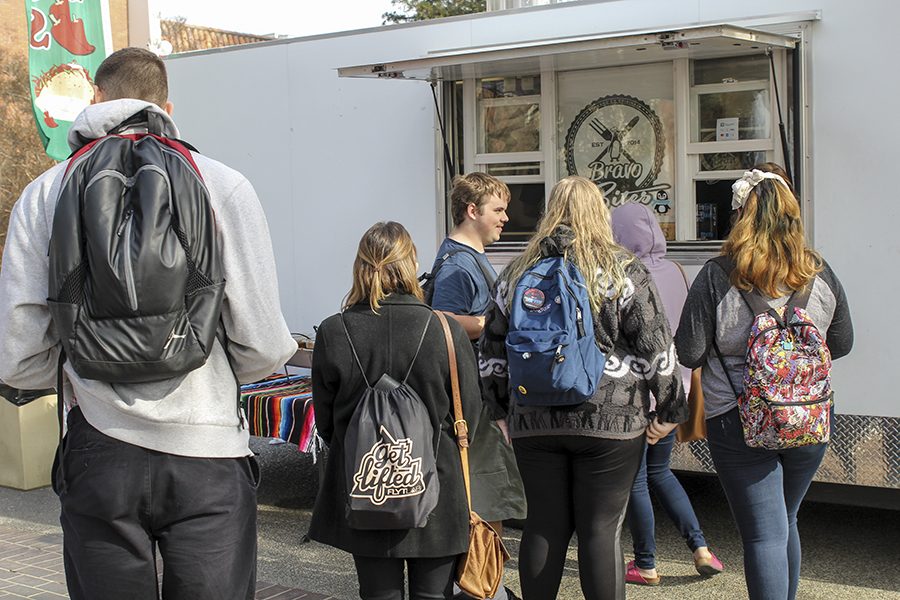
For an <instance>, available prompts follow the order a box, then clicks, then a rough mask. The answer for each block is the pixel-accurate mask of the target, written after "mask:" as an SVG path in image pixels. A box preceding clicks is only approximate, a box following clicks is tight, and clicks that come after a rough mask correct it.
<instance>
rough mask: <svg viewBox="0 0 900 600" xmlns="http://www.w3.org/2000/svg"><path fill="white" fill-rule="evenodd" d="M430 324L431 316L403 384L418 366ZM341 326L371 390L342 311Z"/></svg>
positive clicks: (420, 337) (364, 379)
mask: <svg viewBox="0 0 900 600" xmlns="http://www.w3.org/2000/svg"><path fill="white" fill-rule="evenodd" d="M430 324H431V315H428V320H427V321H425V327H424V329H422V335H421V336H419V345H418V346H416V353H415V354H414V355H413V358H412V361H410V363H409V368H408V369H407V370H406V376H405V377H403V381H402V382H401V383H406V380H407V379H409V374H410V373H412V368H413V365H414V364H416V359H417V358H419V351H421V350H422V343H423V342H424V341H425V334H426V333H428V326H429V325H430ZM341 326H342V327H343V328H344V335H346V336H347V343H348V344H350V351H351V352H352V353H353V358H354V359H355V360H356V366H358V367H359V372H360V374H361V375H362V378H363V381H365V382H366V387H368V388H371V387H372V386H371V385H370V384H369V380H368V379H367V378H366V371H365V369H363V366H362V361H360V360H359V354H357V353H356V347H355V346H354V345H353V340H352V339H351V338H350V331H349V330H348V329H347V322H346V321H345V320H344V312H343V311H341Z"/></svg>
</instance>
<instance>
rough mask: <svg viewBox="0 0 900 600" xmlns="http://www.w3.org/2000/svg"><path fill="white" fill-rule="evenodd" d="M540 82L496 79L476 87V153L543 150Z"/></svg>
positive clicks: (481, 81) (538, 79) (535, 77)
mask: <svg viewBox="0 0 900 600" xmlns="http://www.w3.org/2000/svg"><path fill="white" fill-rule="evenodd" d="M540 94H541V78H540V76H527V77H494V78H490V79H480V80H478V85H477V86H476V101H477V116H478V123H477V127H478V142H477V149H476V152H478V153H479V154H494V153H502V152H537V151H539V150H540V149H541V105H540Z"/></svg>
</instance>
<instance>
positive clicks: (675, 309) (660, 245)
mask: <svg viewBox="0 0 900 600" xmlns="http://www.w3.org/2000/svg"><path fill="white" fill-rule="evenodd" d="M612 230H613V236H614V237H615V239H616V242H617V243H618V244H619V245H621V246H623V247H624V248H625V249H626V250H628V251H630V252H632V253H633V254H634V255H635V256H637V257H638V258H639V259H640V261H641V262H642V263H644V266H646V267H647V270H648V271H650V276H651V277H652V278H653V283H654V284H656V289H657V290H659V295H660V297H661V298H662V301H663V307H664V308H665V311H666V317H667V318H668V319H669V328H670V330H671V331H672V332H673V333H674V332H675V330H676V329H677V328H678V321H679V319H680V318H681V309H682V308H683V307H684V301H685V300H686V299H687V293H688V285H687V282H686V281H685V277H684V274H683V273H682V271H681V269H680V268H679V267H678V265H676V264H675V263H674V262H672V261H670V260H667V259H666V258H665V256H666V238H665V236H664V235H663V232H662V229H661V228H660V227H659V222H658V221H657V220H656V217H655V216H654V215H653V211H652V210H650V207H649V206H647V205H645V204H637V203H634V202H630V203H628V204H623V205H622V206H620V207H618V208H616V209H615V210H614V211H613V212H612ZM682 375H683V377H682V378H683V379H684V389H685V390H687V389H689V388H690V371H688V370H687V369H682Z"/></svg>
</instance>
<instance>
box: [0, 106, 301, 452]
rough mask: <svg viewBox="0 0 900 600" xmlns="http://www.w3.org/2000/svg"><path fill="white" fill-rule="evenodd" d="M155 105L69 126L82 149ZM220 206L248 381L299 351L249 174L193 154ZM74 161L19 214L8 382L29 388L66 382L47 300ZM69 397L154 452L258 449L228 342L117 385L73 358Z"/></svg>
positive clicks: (5, 354)
mask: <svg viewBox="0 0 900 600" xmlns="http://www.w3.org/2000/svg"><path fill="white" fill-rule="evenodd" d="M145 108H150V109H151V110H153V111H154V112H158V113H160V114H162V115H163V116H164V119H165V123H166V128H167V129H166V132H165V133H166V135H167V136H169V137H178V130H177V128H176V127H175V124H174V123H173V122H172V120H171V119H170V118H169V116H168V115H167V114H165V112H164V111H162V110H161V109H159V108H158V107H157V106H155V105H153V104H150V103H148V102H144V101H141V100H113V101H109V102H103V103H100V104H95V105H92V106H89V107H88V108H86V109H85V110H84V111H83V112H82V113H81V114H80V115H79V116H78V118H77V119H76V120H75V123H74V124H73V126H72V129H71V131H70V132H69V144H70V146H72V148H73V149H77V148H78V147H80V146H81V145H83V144H84V143H85V141H86V140H92V139H96V138H99V137H102V136H103V135H105V134H106V133H107V132H108V131H109V130H111V129H112V128H113V127H115V126H116V125H118V124H119V123H121V122H122V121H124V120H125V119H126V118H128V117H130V116H131V115H133V114H135V113H137V112H138V111H140V110H143V109H145ZM193 156H194V161H195V162H196V164H197V166H198V168H199V169H200V173H201V175H202V176H203V179H204V181H205V183H206V186H207V188H208V189H209V194H210V200H211V203H212V207H213V210H214V211H215V215H216V225H217V227H218V233H219V239H220V244H221V248H222V256H223V262H224V270H225V280H226V284H225V301H224V303H223V308H222V319H223V322H224V325H225V329H226V331H227V332H228V338H229V353H230V355H231V358H232V364H233V366H234V369H235V371H236V373H237V376H238V378H239V379H240V380H241V382H247V381H254V380H257V379H260V378H261V377H264V376H265V375H268V374H270V373H271V372H273V371H275V370H277V369H279V368H280V367H281V366H282V365H284V363H285V361H286V360H287V359H288V358H289V357H290V356H291V355H292V354H293V352H294V351H295V350H296V348H297V345H296V343H295V342H294V341H293V340H292V338H291V335H290V331H289V330H288V328H287V325H286V324H285V321H284V317H283V316H282V314H281V307H280V305H279V296H278V283H277V280H276V276H275V261H274V256H273V252H272V245H271V241H270V238H269V230H268V224H267V223H266V219H265V215H264V214H263V211H262V207H261V206H260V204H259V199H258V198H257V196H256V192H254V190H253V188H252V186H251V185H250V183H249V182H248V181H247V179H246V178H244V176H243V175H241V174H240V173H238V172H237V171H234V170H233V169H230V168H228V167H226V166H225V165H223V164H221V163H219V162H216V161H214V160H211V159H209V158H207V157H205V156H203V155H201V154H197V153H194V155H193ZM67 162H68V161H64V162H62V163H60V164H58V165H56V166H55V167H53V168H51V169H49V170H48V171H46V172H45V173H44V174H42V175H41V176H39V177H38V178H37V179H35V180H34V181H33V182H32V183H30V184H29V185H28V187H26V188H25V190H24V191H23V192H22V196H21V197H20V198H19V200H18V202H16V205H15V206H14V207H13V211H12V214H11V215H10V221H9V230H8V233H7V239H6V246H5V248H4V252H3V264H2V270H0V380H3V381H4V382H6V383H7V384H9V385H11V386H13V387H17V388H22V389H37V388H48V387H56V363H57V359H58V356H59V339H58V336H57V333H56V331H55V329H54V327H53V323H52V322H51V320H50V311H49V310H48V308H47V295H48V293H47V284H48V268H49V266H48V256H47V253H48V247H49V241H50V230H51V227H52V224H53V214H54V210H55V208H56V199H57V196H58V195H59V186H60V183H61V179H62V175H63V173H64V172H65V168H66V165H67ZM64 370H65V375H66V378H67V380H68V384H69V385H67V386H66V387H67V388H68V389H67V394H66V396H67V399H69V398H74V400H75V402H77V404H78V405H79V406H80V407H81V410H82V411H83V413H84V416H85V418H86V419H87V420H88V422H89V423H90V424H91V425H93V426H94V427H96V428H97V429H99V430H100V431H101V432H103V433H104V434H106V435H108V436H110V437H113V438H116V439H119V440H122V441H124V442H128V443H131V444H135V445H137V446H141V447H144V448H149V449H151V450H157V451H160V452H166V453H169V454H177V455H181V456H196V457H209V458H226V457H239V456H247V455H248V454H250V450H249V447H248V439H249V434H248V432H247V430H246V428H244V427H242V426H241V423H240V421H239V419H238V414H237V409H236V406H235V404H236V392H237V390H236V385H237V384H236V382H235V380H234V375H233V374H232V371H231V368H230V367H229V365H228V360H227V358H226V356H225V352H224V351H223V349H222V348H221V346H219V345H218V343H216V345H215V346H214V348H213V350H212V353H211V354H210V356H209V359H208V360H207V361H206V363H205V364H204V365H203V366H202V367H200V368H198V369H196V370H194V371H191V372H190V373H188V374H186V375H183V376H180V377H177V378H173V379H169V380H165V381H158V382H152V383H140V384H109V383H104V382H102V381H96V380H89V379H82V378H80V377H79V376H78V375H77V374H76V373H75V372H74V370H72V368H71V367H70V366H69V365H68V364H66V366H65V368H64Z"/></svg>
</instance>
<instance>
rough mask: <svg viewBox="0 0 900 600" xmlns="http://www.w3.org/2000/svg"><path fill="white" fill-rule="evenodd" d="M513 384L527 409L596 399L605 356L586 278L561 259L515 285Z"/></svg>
mask: <svg viewBox="0 0 900 600" xmlns="http://www.w3.org/2000/svg"><path fill="white" fill-rule="evenodd" d="M506 354H507V360H508V362H509V383H510V387H511V389H512V394H513V398H514V399H515V400H516V402H518V403H519V404H520V405H523V406H571V405H575V404H581V403H582V402H584V401H585V400H587V399H588V398H590V397H591V396H593V395H594V391H595V390H596V389H597V385H598V384H599V382H600V377H601V375H603V367H604V365H605V364H606V357H605V356H604V355H603V352H601V351H600V348H598V347H597V343H596V342H595V341H594V319H593V316H592V314H591V304H590V299H589V297H588V290H587V286H586V285H585V283H584V277H583V276H582V275H581V272H580V271H579V270H578V268H577V267H576V266H575V265H574V264H572V263H570V262H567V261H566V260H565V259H564V258H563V257H561V256H550V257H546V258H543V259H541V260H540V261H538V262H537V263H536V264H535V265H534V266H532V267H531V268H529V269H528V270H527V271H525V273H523V274H522V277H521V278H520V279H519V281H518V283H517V284H516V287H515V290H514V292H513V301H512V307H511V309H510V314H509V331H508V332H507V334H506Z"/></svg>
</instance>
